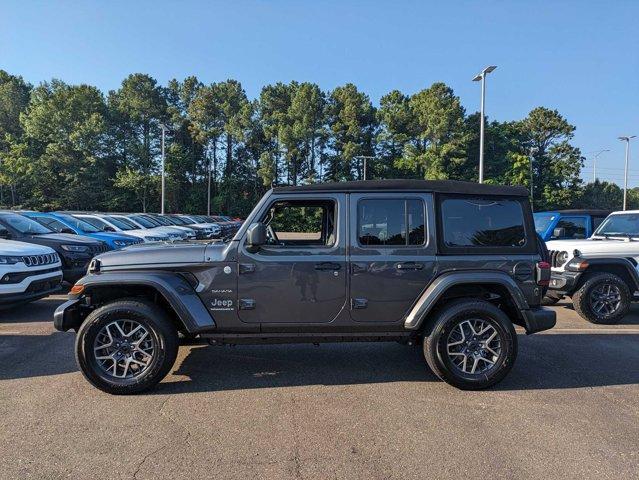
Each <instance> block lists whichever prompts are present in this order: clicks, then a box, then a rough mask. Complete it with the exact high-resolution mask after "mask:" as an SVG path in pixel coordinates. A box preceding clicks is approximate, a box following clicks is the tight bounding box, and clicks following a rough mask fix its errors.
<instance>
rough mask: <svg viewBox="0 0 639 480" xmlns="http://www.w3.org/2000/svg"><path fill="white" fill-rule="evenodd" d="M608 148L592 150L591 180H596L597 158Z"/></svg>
mask: <svg viewBox="0 0 639 480" xmlns="http://www.w3.org/2000/svg"><path fill="white" fill-rule="evenodd" d="M609 151H610V150H599V151H598V152H594V156H593V157H592V181H593V182H596V181H597V158H598V157H599V155H601V154H602V153H604V152H609Z"/></svg>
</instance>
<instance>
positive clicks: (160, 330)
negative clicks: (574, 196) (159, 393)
mask: <svg viewBox="0 0 639 480" xmlns="http://www.w3.org/2000/svg"><path fill="white" fill-rule="evenodd" d="M118 320H119V321H127V320H129V321H134V322H136V324H138V325H142V326H143V327H144V329H145V330H146V331H147V332H148V338H150V339H152V342H153V343H152V345H153V348H154V350H153V354H152V358H151V360H149V361H148V364H147V366H146V367H143V368H142V370H143V371H142V372H141V373H140V374H139V375H137V376H134V377H132V378H116V377H115V376H113V375H112V374H110V373H107V371H106V370H105V369H104V368H103V367H101V366H100V365H99V362H98V360H97V359H96V354H95V353H94V345H95V342H96V337H97V336H98V334H102V332H104V330H103V329H104V328H105V327H106V326H107V325H109V324H110V323H111V322H115V321H118ZM106 328H107V329H108V328H109V327H106ZM111 343H113V342H111ZM178 345H179V340H178V333H177V330H176V328H175V326H174V325H173V323H172V322H171V320H170V319H169V317H168V315H167V314H166V312H164V311H163V310H162V309H161V308H159V307H158V306H157V305H155V304H153V303H152V302H149V301H146V300H141V299H123V300H117V301H114V302H112V303H108V304H106V305H104V306H102V307H100V308H97V309H96V310H94V311H93V312H91V313H90V314H89V315H88V316H87V318H86V320H85V321H84V323H83V324H82V326H81V327H80V329H79V330H78V334H77V336H76V341H75V357H76V361H77V363H78V366H79V367H80V370H81V371H82V374H83V375H84V377H85V378H86V379H87V380H88V381H89V382H90V383H91V384H93V385H94V386H95V387H97V388H99V389H100V390H102V391H104V392H107V393H111V394H115V395H127V394H135V393H140V392H143V391H145V390H148V389H150V388H151V387H153V386H154V385H156V384H157V383H158V382H160V381H161V380H162V379H163V378H164V377H165V376H166V375H167V373H169V371H170V370H171V367H172V366H173V364H174V363H175V359H176V357H177V352H178ZM127 368H128V367H127ZM137 368H138V369H139V368H140V367H137ZM125 373H126V371H125Z"/></svg>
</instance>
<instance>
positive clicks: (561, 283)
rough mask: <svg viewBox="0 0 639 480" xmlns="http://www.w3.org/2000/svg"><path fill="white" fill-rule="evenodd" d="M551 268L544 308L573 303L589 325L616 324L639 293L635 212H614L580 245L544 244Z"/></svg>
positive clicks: (577, 242) (566, 242)
mask: <svg viewBox="0 0 639 480" xmlns="http://www.w3.org/2000/svg"><path fill="white" fill-rule="evenodd" d="M546 245H547V246H548V250H549V257H550V259H549V261H550V264H551V267H552V273H551V278H550V285H549V290H548V293H547V295H546V298H545V303H546V304H552V303H556V302H557V301H559V300H560V299H561V298H563V297H564V296H569V297H572V302H573V305H574V307H575V310H576V311H577V313H578V314H579V315H580V316H582V317H583V318H585V319H586V320H588V321H590V322H592V323H617V322H619V321H620V320H621V319H622V318H623V316H624V315H625V314H626V313H627V312H628V309H629V307H630V303H631V302H632V301H634V300H635V299H636V298H637V294H638V292H639V268H638V265H639V210H633V211H625V212H613V213H611V214H610V215H609V216H608V217H607V218H606V219H605V220H604V221H603V222H602V223H601V225H599V227H598V228H597V230H595V232H594V233H593V235H592V236H591V237H590V238H588V239H585V240H552V241H550V242H547V243H546Z"/></svg>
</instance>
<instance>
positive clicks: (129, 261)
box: [96, 243, 207, 268]
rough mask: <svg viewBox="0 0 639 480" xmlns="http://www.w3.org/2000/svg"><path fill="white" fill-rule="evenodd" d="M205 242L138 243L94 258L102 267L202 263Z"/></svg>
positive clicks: (155, 266)
mask: <svg viewBox="0 0 639 480" xmlns="http://www.w3.org/2000/svg"><path fill="white" fill-rule="evenodd" d="M206 247H207V245H206V244H202V243H140V244H137V245H131V246H130V247H125V248H123V249H122V250H115V251H111V252H107V253H103V254H102V255H99V256H97V257H96V258H97V259H98V260H100V266H101V267H102V268H108V267H126V266H142V265H148V266H150V267H154V268H157V267H160V266H166V265H184V264H191V263H204V261H205V258H204V252H205V251H206Z"/></svg>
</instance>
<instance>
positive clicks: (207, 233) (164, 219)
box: [150, 213, 219, 240]
mask: <svg viewBox="0 0 639 480" xmlns="http://www.w3.org/2000/svg"><path fill="white" fill-rule="evenodd" d="M150 215H151V216H152V217H153V218H154V219H156V220H157V221H158V222H160V223H163V224H164V225H174V226H176V227H181V228H188V229H189V230H192V231H193V233H194V234H195V238H196V239H197V240H206V239H209V238H214V237H216V236H215V235H213V233H214V231H213V230H212V229H210V228H207V227H202V226H198V225H188V224H187V223H186V222H185V221H183V220H182V219H179V218H177V217H174V216H172V215H162V214H159V213H152V214H150ZM218 230H219V228H218Z"/></svg>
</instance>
